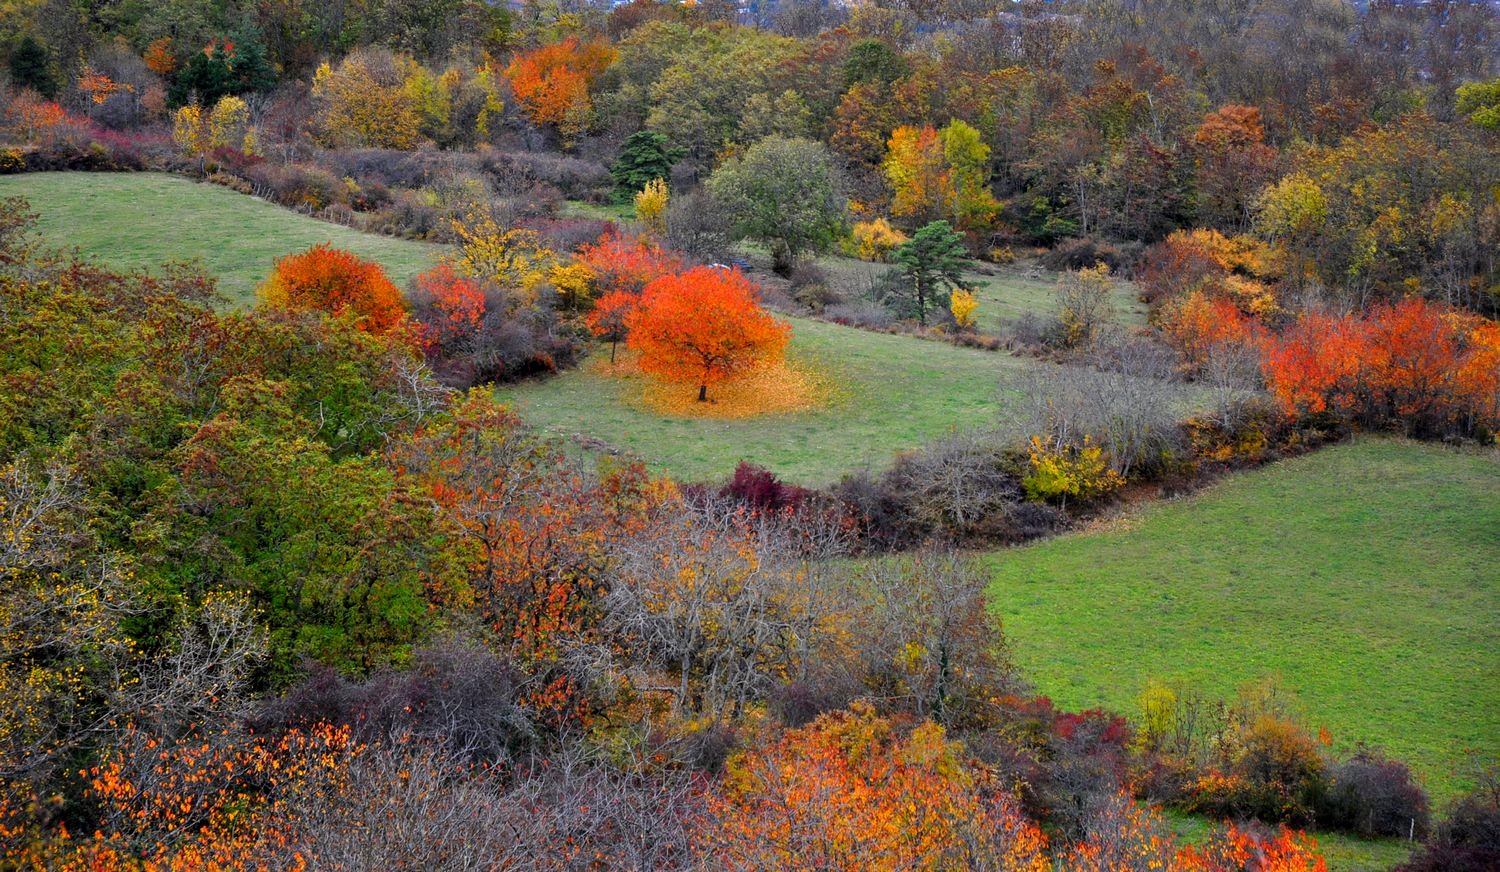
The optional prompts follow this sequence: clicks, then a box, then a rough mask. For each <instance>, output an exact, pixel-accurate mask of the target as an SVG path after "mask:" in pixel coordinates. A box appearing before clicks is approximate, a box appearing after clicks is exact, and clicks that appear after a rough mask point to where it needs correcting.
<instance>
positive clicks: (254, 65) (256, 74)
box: [229, 32, 276, 94]
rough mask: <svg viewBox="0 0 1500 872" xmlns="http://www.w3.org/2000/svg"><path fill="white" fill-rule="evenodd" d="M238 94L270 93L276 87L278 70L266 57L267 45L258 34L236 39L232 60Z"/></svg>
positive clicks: (231, 67) (230, 66)
mask: <svg viewBox="0 0 1500 872" xmlns="http://www.w3.org/2000/svg"><path fill="white" fill-rule="evenodd" d="M229 69H230V72H231V73H232V74H233V77H234V82H235V85H234V87H235V91H234V93H236V94H246V93H249V92H251V91H269V90H271V89H272V88H274V87H276V70H275V68H274V67H272V66H271V61H270V59H269V58H267V57H266V44H265V42H264V41H262V40H261V38H260V34H258V33H253V32H252V33H245V34H241V35H240V36H238V37H236V38H235V48H234V57H232V58H230V63H229Z"/></svg>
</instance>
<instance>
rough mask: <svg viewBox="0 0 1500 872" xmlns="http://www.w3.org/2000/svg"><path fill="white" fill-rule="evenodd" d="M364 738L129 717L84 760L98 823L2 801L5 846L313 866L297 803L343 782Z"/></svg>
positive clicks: (96, 869) (156, 867)
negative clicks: (137, 721) (189, 728)
mask: <svg viewBox="0 0 1500 872" xmlns="http://www.w3.org/2000/svg"><path fill="white" fill-rule="evenodd" d="M365 750H366V749H365V747H364V746H363V745H360V744H358V743H355V742H354V741H353V740H352V739H351V738H350V735H349V731H348V729H347V728H337V727H330V726H326V725H318V726H314V727H312V728H310V729H308V730H305V731H303V730H293V731H290V732H287V733H285V734H283V735H281V736H279V737H273V738H267V737H251V736H246V735H243V734H238V733H235V732H231V731H228V730H225V731H223V732H219V733H216V734H212V735H204V734H200V733H198V732H196V731H195V732H190V733H188V734H186V735H183V736H180V737H176V738H165V737H162V736H156V735H152V734H148V733H146V732H143V731H139V730H137V729H135V728H133V727H131V728H127V729H126V730H125V731H124V733H123V734H122V736H121V739H120V741H119V742H118V743H117V744H116V746H115V748H113V749H112V750H111V751H109V752H108V753H107V754H106V755H105V756H104V758H103V759H102V760H101V761H100V762H99V763H97V764H95V765H93V766H91V767H89V768H88V769H86V770H83V771H81V772H80V774H81V775H82V776H83V777H84V778H85V779H86V781H85V784H84V787H83V793H84V801H85V802H86V803H87V804H88V805H90V806H92V807H94V808H95V809H96V810H97V812H98V815H99V824H100V825H99V827H98V828H97V829H96V830H95V831H94V832H93V834H92V835H85V834H77V835H75V834H74V833H72V832H70V831H69V830H68V828H67V827H66V826H63V825H57V826H50V825H47V824H46V823H45V822H43V821H40V820H38V818H37V816H36V815H35V814H34V810H35V807H33V809H29V810H28V809H23V808H20V807H19V806H18V805H16V804H14V803H9V804H7V803H4V802H0V846H3V847H4V849H5V858H6V862H7V864H12V863H13V864H14V866H8V868H18V869H49V870H78V872H83V870H88V872H117V870H118V872H124V870H138V872H169V870H170V872H178V870H183V872H185V870H252V869H254V870H260V869H267V870H269V869H291V870H301V869H306V868H308V864H307V861H306V859H305V858H304V857H303V856H302V855H301V854H300V853H299V852H297V851H296V850H295V847H294V846H295V843H296V840H297V815H296V814H295V811H294V810H295V809H297V808H299V807H309V806H317V805H323V804H328V803H332V802H334V801H335V799H336V797H338V796H339V795H340V794H343V793H345V792H347V790H348V774H349V766H350V764H351V762H353V761H354V760H355V759H357V758H358V757H359V756H360V755H361V754H363V753H365Z"/></svg>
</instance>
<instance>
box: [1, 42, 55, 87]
mask: <svg viewBox="0 0 1500 872" xmlns="http://www.w3.org/2000/svg"><path fill="white" fill-rule="evenodd" d="M49 60H50V59H49V58H48V57H47V49H46V48H45V47H44V46H43V45H42V44H41V43H39V42H37V41H36V38H35V37H33V36H31V35H30V34H27V35H26V36H23V37H21V41H20V42H19V43H17V45H16V50H15V51H13V52H11V55H10V80H11V82H13V83H14V84H16V85H19V86H20V87H22V88H30V89H32V90H33V91H36V92H37V93H38V94H41V95H42V96H43V97H46V98H47V99H49V100H50V99H52V98H53V97H56V96H57V80H56V79H54V78H52V68H51V65H50V63H49Z"/></svg>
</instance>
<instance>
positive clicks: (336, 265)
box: [259, 243, 406, 335]
mask: <svg viewBox="0 0 1500 872" xmlns="http://www.w3.org/2000/svg"><path fill="white" fill-rule="evenodd" d="M259 294H260V298H261V300H262V301H263V302H264V303H265V304H266V305H267V306H271V307H273V308H278V309H289V310H292V311H299V312H300V311H314V310H315V311H320V312H327V313H328V314H330V315H333V316H334V317H344V316H346V315H348V316H352V317H353V318H354V323H355V326H357V327H358V328H359V329H361V330H364V331H365V332H367V333H375V334H379V335H384V334H388V333H392V332H395V331H396V330H399V329H402V328H403V327H404V326H405V325H406V302H405V300H404V299H402V297H401V291H400V290H399V289H398V288H397V287H396V286H395V285H394V284H391V280H390V279H388V278H386V275H385V270H384V269H381V267H380V265H379V264H377V263H371V262H370V261H366V260H361V259H359V258H358V257H355V256H354V255H353V254H350V253H349V252H347V251H344V250H342V249H338V248H333V247H331V246H329V245H328V244H327V243H324V244H321V245H316V246H314V247H312V248H310V249H308V250H307V251H304V252H302V253H300V254H290V255H287V256H286V257H283V258H282V259H281V260H278V261H277V262H276V269H275V270H274V271H273V272H272V273H271V276H270V278H268V279H266V281H265V283H264V284H262V285H261V286H260V290H259Z"/></svg>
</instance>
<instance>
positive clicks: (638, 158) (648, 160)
mask: <svg viewBox="0 0 1500 872" xmlns="http://www.w3.org/2000/svg"><path fill="white" fill-rule="evenodd" d="M680 156H681V153H680V152H679V151H678V150H677V149H675V148H673V147H672V145H671V143H669V142H668V141H667V138H666V137H665V136H662V135H661V134H660V133H656V132H654V131H650V130H637V131H636V132H635V133H632V134H630V138H629V139H627V140H625V144H624V145H623V146H621V147H620V156H619V157H617V158H615V163H614V166H612V167H610V168H609V174H610V175H611V176H614V179H615V199H616V200H618V201H619V202H621V203H628V202H630V200H631V198H633V197H634V196H635V195H636V193H637V192H639V191H641V190H643V189H644V188H645V187H646V185H648V184H650V183H651V182H653V181H655V180H656V179H669V178H671V177H672V164H674V163H676V162H677V159H678V158H679V157H680Z"/></svg>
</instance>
